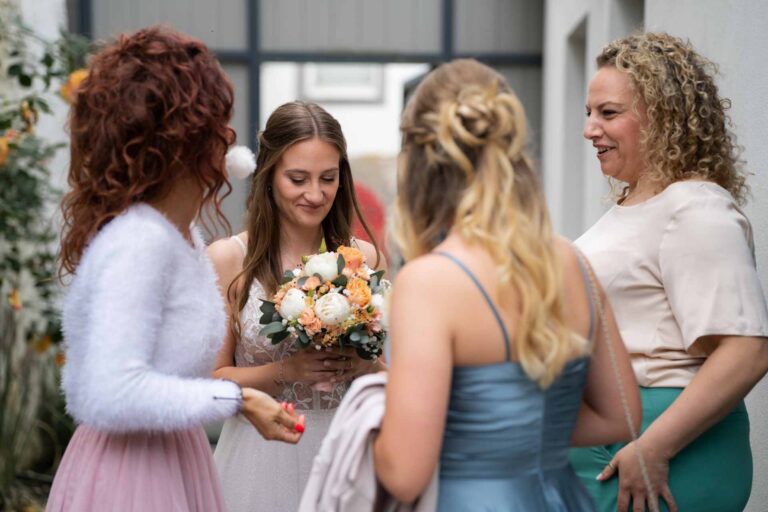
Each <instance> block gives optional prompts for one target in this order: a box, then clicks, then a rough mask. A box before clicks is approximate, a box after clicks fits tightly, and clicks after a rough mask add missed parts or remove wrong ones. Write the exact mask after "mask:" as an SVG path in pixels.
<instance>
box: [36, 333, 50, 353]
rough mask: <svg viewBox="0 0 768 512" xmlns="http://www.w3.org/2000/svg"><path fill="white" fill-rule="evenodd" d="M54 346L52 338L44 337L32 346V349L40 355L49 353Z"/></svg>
mask: <svg viewBox="0 0 768 512" xmlns="http://www.w3.org/2000/svg"><path fill="white" fill-rule="evenodd" d="M52 344H53V340H52V339H51V337H50V336H43V337H42V338H39V339H38V340H37V341H35V343H34V344H33V345H32V348H34V349H35V352H37V353H38V354H45V353H46V352H48V349H49V348H51V345H52Z"/></svg>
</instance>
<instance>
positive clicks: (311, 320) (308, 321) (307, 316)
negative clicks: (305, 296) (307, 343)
mask: <svg viewBox="0 0 768 512" xmlns="http://www.w3.org/2000/svg"><path fill="white" fill-rule="evenodd" d="M299 323H300V324H301V325H303V326H304V330H305V331H306V333H307V334H308V335H309V336H312V335H313V334H315V333H317V332H319V331H320V329H322V328H323V324H322V322H320V319H319V318H317V316H316V315H315V312H314V310H313V309H312V308H307V309H305V310H304V312H303V313H302V314H301V316H299Z"/></svg>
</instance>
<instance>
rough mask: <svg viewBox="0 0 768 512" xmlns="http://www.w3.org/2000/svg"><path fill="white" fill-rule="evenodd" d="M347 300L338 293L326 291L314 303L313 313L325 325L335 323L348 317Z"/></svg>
mask: <svg viewBox="0 0 768 512" xmlns="http://www.w3.org/2000/svg"><path fill="white" fill-rule="evenodd" d="M349 311H350V309H349V301H347V299H346V297H344V296H343V295H342V294H340V293H327V294H325V295H323V296H322V297H320V298H319V299H318V300H317V302H316V303H315V314H316V315H317V318H319V319H320V321H321V322H323V323H324V324H326V325H337V324H340V323H341V322H343V321H344V320H346V319H347V318H349Z"/></svg>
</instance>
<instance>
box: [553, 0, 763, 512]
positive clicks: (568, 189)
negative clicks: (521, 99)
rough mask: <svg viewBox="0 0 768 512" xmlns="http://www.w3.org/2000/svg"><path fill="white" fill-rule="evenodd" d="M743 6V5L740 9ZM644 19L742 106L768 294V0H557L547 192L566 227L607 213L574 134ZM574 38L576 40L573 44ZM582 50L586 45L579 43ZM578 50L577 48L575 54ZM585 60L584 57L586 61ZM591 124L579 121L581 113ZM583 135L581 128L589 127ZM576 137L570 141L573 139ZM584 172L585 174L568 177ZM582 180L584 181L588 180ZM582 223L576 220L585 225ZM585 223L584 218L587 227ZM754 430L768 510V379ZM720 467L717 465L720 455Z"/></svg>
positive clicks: (752, 510) (755, 397) (753, 404)
mask: <svg viewBox="0 0 768 512" xmlns="http://www.w3.org/2000/svg"><path fill="white" fill-rule="evenodd" d="M736 4H738V8H736ZM640 18H642V21H643V22H644V24H645V28H646V30H649V31H666V32H669V33H671V34H673V35H675V36H678V37H682V38H687V39H690V40H691V42H692V43H693V45H694V46H695V48H696V49H697V50H698V51H700V52H701V53H702V54H703V55H705V56H707V57H708V58H710V59H712V60H713V61H715V62H717V63H718V64H719V65H720V70H721V73H722V76H721V77H720V78H719V80H718V83H719V86H720V90H721V94H722V95H723V96H725V97H729V98H730V99H731V100H732V102H733V109H732V111H731V117H732V120H733V123H734V131H735V133H736V135H737V140H738V143H739V144H741V145H742V146H743V147H744V148H745V151H744V155H743V156H744V158H745V159H746V160H747V162H748V168H749V169H750V170H752V171H753V172H755V175H754V176H751V177H750V179H749V183H750V185H751V187H752V194H753V198H752V199H751V201H750V203H749V205H748V206H747V208H746V214H747V216H748V217H749V218H750V220H751V221H752V226H753V228H754V236H755V244H756V255H757V266H758V270H759V274H760V279H761V283H762V285H763V290H768V270H766V269H768V201H766V199H765V198H766V197H768V174H767V173H766V171H768V146H767V145H766V144H765V134H766V133H768V104H766V102H765V98H766V97H768V66H767V65H766V63H768V32H766V31H765V27H764V23H762V22H756V20H766V19H768V2H765V1H763V0H743V1H740V2H724V1H722V0H676V1H675V2H669V1H667V0H645V2H643V1H642V0H569V1H564V0H549V1H548V2H547V6H546V16H545V58H544V62H545V69H544V135H545V136H544V143H543V165H544V183H545V189H546V194H547V198H548V201H549V204H550V208H551V210H552V215H553V219H554V223H555V226H556V228H557V229H559V230H561V231H562V232H564V234H565V235H567V236H569V237H576V236H578V235H579V234H580V232H582V231H583V230H584V229H586V227H588V226H589V225H591V224H592V223H593V222H594V221H595V220H596V219H597V218H598V217H599V216H600V214H601V213H602V211H604V209H605V208H606V203H605V202H601V201H600V199H601V196H604V195H605V192H606V191H607V188H606V185H605V181H604V180H603V178H602V177H601V175H600V169H599V166H598V164H597V161H596V160H595V158H594V157H595V155H594V152H593V150H592V148H591V147H590V146H589V145H588V143H587V142H586V141H584V142H576V141H575V140H574V139H573V137H572V135H573V134H572V133H571V134H569V133H568V131H569V130H570V131H573V130H575V129H576V127H577V126H579V128H578V129H579V130H580V124H581V122H582V121H583V111H584V106H583V104H584V99H583V98H581V100H580V101H579V98H577V97H576V96H578V95H574V92H573V91H574V90H577V91H579V90H580V91H583V90H584V89H585V83H584V82H582V80H584V79H586V80H589V77H591V75H592V74H593V73H594V70H595V65H594V57H595V56H596V55H597V53H598V51H599V50H600V48H602V46H603V45H605V44H606V43H608V42H609V41H611V40H612V39H614V38H617V37H622V36H624V35H627V34H629V33H630V32H631V31H632V30H634V29H636V28H637V25H638V23H637V22H638V20H639V19H640ZM582 23H586V26H585V27H584V28H585V30H584V33H585V40H584V44H583V47H582V48H581V49H584V50H585V51H586V53H587V55H586V59H583V61H584V66H585V68H586V69H585V70H584V71H583V72H581V73H579V72H577V71H578V70H574V69H573V60H574V55H573V50H574V45H573V44H572V43H573V41H574V38H573V37H572V36H573V35H574V32H577V30H576V29H578V28H579V26H580V24H582ZM569 37H570V43H571V46H570V47H569ZM576 46H578V45H576ZM569 52H570V53H569ZM577 58H578V57H577ZM579 117H580V118H581V120H582V121H578V118H579ZM579 134H580V133H579ZM569 137H570V138H569ZM568 173H575V174H576V175H577V176H576V178H574V177H572V176H568ZM579 184H581V185H579ZM573 219H576V220H575V221H574V220H573ZM578 224H581V229H579V226H578ZM747 407H748V409H749V414H750V419H751V426H752V436H751V440H752V449H753V455H754V460H755V464H754V470H755V473H754V481H753V488H752V497H751V500H750V502H749V505H748V507H747V509H746V510H747V511H749V512H766V511H767V510H768V486H766V485H765V484H766V481H768V379H763V381H762V382H761V383H760V384H758V386H757V387H756V388H755V389H754V390H753V391H752V393H750V395H749V396H748V397H747ZM712 463H713V464H717V461H713V462H712Z"/></svg>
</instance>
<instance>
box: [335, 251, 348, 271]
mask: <svg viewBox="0 0 768 512" xmlns="http://www.w3.org/2000/svg"><path fill="white" fill-rule="evenodd" d="M345 266H346V262H345V261H344V256H342V255H341V254H339V258H338V259H337V260H336V269H337V270H338V272H339V274H341V271H342V270H344V267H345Z"/></svg>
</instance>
